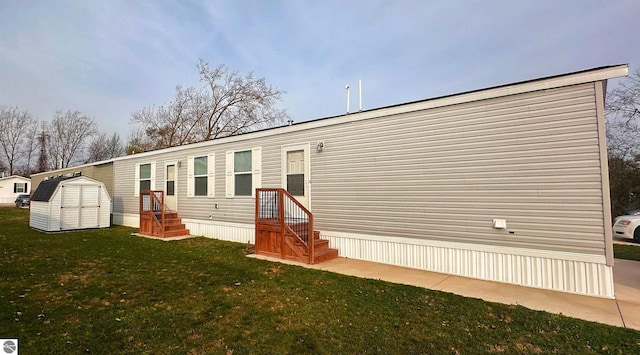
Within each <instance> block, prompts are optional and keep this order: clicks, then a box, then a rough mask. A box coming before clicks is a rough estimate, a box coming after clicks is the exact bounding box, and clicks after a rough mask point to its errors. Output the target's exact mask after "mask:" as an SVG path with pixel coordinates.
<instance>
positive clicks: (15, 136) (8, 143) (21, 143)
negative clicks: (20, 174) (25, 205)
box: [0, 106, 36, 175]
mask: <svg viewBox="0 0 640 355" xmlns="http://www.w3.org/2000/svg"><path fill="white" fill-rule="evenodd" d="M34 126H36V120H35V119H34V118H33V117H32V116H31V114H30V113H29V112H27V111H23V110H21V109H19V108H17V107H6V106H0V149H1V152H0V153H2V158H3V160H4V161H5V165H6V168H7V169H8V173H9V175H13V174H14V173H15V172H16V168H17V165H18V164H19V162H20V160H21V159H22V158H23V156H24V155H25V152H26V151H27V150H28V149H25V147H26V146H29V144H30V142H29V141H28V140H29V133H30V130H31V129H32V128H33V127H34Z"/></svg>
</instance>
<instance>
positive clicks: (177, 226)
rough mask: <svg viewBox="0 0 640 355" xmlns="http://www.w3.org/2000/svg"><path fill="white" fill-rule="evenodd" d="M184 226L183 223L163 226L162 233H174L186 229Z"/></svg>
mask: <svg viewBox="0 0 640 355" xmlns="http://www.w3.org/2000/svg"><path fill="white" fill-rule="evenodd" d="M185 227H186V226H185V225H184V223H180V224H169V225H166V224H165V225H164V231H165V232H168V231H175V230H181V229H186V228H185Z"/></svg>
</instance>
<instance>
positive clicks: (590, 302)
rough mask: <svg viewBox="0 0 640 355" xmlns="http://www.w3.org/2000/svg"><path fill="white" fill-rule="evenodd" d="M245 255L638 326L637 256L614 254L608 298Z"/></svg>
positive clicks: (342, 262)
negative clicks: (612, 294) (610, 296)
mask: <svg viewBox="0 0 640 355" xmlns="http://www.w3.org/2000/svg"><path fill="white" fill-rule="evenodd" d="M248 256H250V257H253V258H256V259H262V260H269V261H275V262H281V263H286V264H292V265H299V266H302V267H306V268H310V269H317V270H325V271H331V272H335V273H339V274H344V275H351V276H357V277H364V278H370V279H376V280H384V281H389V282H393V283H398V284H405V285H413V286H418V287H423V288H427V289H430V290H438V291H444V292H451V293H455V294H457V295H461V296H465V297H473V298H480V299H483V300H485V301H491V302H499V303H504V304H517V305H521V306H524V307H527V308H530V309H534V310H541V311H547V312H551V313H556V314H562V315H565V316H569V317H575V318H580V319H585V320H589V321H594V322H598V323H604V324H610V325H615V326H618V327H626V328H632V329H637V330H640V262H638V261H629V260H620V259H616V260H615V264H614V268H613V274H614V275H613V278H614V282H615V286H614V287H615V295H616V299H613V300H612V299H604V298H598V297H590V296H581V295H574V294H569V293H564V292H557V291H549V290H542V289H537V288H530V287H523V286H516V285H510V284H505V283H498V282H492V281H483V280H476V279H470V278H466V277H461V276H454V275H447V274H439V273H435V272H429V271H422V270H416V269H409V268H404V267H399V266H392V265H385V264H379V263H374V262H369V261H362V260H354V259H347V258H338V259H333V260H329V261H326V262H323V263H321V264H316V265H307V264H303V263H298V262H292V261H286V260H281V259H276V258H271V257H266V256H262V255H255V254H252V255H248Z"/></svg>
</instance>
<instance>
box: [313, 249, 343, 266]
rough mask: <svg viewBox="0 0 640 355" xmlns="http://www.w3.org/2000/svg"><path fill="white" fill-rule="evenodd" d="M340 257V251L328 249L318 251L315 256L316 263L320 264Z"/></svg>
mask: <svg viewBox="0 0 640 355" xmlns="http://www.w3.org/2000/svg"><path fill="white" fill-rule="evenodd" d="M337 257H338V249H333V248H327V249H322V250H316V251H315V255H314V263H315V264H319V263H321V262H324V261H328V260H332V259H336V258H337Z"/></svg>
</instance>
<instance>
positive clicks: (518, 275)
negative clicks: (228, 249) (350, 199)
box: [113, 213, 614, 298]
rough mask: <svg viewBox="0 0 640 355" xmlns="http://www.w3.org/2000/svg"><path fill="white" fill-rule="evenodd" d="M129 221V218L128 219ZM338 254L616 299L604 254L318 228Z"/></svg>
mask: <svg viewBox="0 0 640 355" xmlns="http://www.w3.org/2000/svg"><path fill="white" fill-rule="evenodd" d="M113 220H114V224H123V225H126V226H130V227H138V225H139V221H138V216H137V215H135V214H122V213H114V214H113ZM125 222H126V223H125ZM182 222H183V223H184V224H185V225H186V227H187V229H189V232H190V233H191V234H192V235H199V236H204V237H208V238H215V239H220V240H226V241H232V242H238V243H251V244H254V243H255V229H254V225H253V224H242V223H229V222H216V221H208V220H197V219H186V218H185V219H182ZM320 235H321V237H322V238H323V239H327V240H329V246H330V247H331V248H337V249H338V251H339V255H340V257H344V258H351V259H358V260H366V261H373V262H377V263H382V264H390V265H397V266H403V267H409V268H413V269H420V270H426V271H432V272H438V273H443V274H451V275H458V276H464V277H470V278H476V279H482V280H489V281H496V282H504V283H509V284H515V285H521V286H527V287H535V288H542V289H548V290H554V291H562V292H568V293H575V294H580V295H589V296H596V297H604V298H614V294H613V268H612V266H608V265H606V263H605V257H604V256H597V255H589V254H577V253H566V252H549V251H537V250H531V249H524V248H507V247H496V246H487V245H478V244H463V243H452V242H441V241H434V240H420V239H411V238H399V237H381V236H373V235H363V234H354V233H342V232H333V231H324V230H323V231H320Z"/></svg>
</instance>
